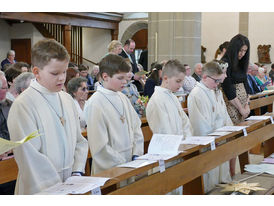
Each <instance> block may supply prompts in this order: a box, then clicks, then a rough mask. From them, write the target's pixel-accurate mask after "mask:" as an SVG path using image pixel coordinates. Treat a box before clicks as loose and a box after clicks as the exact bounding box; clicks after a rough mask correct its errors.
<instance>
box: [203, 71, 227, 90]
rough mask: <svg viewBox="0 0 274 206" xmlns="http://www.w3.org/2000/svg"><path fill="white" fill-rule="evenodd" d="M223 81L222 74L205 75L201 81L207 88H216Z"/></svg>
mask: <svg viewBox="0 0 274 206" xmlns="http://www.w3.org/2000/svg"><path fill="white" fill-rule="evenodd" d="M222 81H223V74H221V75H212V76H209V75H205V76H204V77H203V83H204V84H205V85H206V87H207V88H209V89H213V90H214V89H216V88H217V86H218V85H219V84H220V83H221V82H222Z"/></svg>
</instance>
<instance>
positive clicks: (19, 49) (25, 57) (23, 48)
mask: <svg viewBox="0 0 274 206" xmlns="http://www.w3.org/2000/svg"><path fill="white" fill-rule="evenodd" d="M11 49H12V50H14V51H15V60H16V61H17V62H19V61H22V62H26V63H28V64H31V39H11Z"/></svg>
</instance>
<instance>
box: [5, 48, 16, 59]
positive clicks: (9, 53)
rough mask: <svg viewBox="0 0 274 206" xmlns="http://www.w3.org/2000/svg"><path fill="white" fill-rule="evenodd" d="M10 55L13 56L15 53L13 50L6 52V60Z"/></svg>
mask: <svg viewBox="0 0 274 206" xmlns="http://www.w3.org/2000/svg"><path fill="white" fill-rule="evenodd" d="M10 55H15V51H14V50H9V51H8V52H7V58H8V57H9V56H10Z"/></svg>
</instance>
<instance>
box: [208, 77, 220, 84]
mask: <svg viewBox="0 0 274 206" xmlns="http://www.w3.org/2000/svg"><path fill="white" fill-rule="evenodd" d="M207 77H209V78H210V79H212V80H214V82H215V83H216V84H220V83H221V82H222V79H215V78H213V77H211V76H207Z"/></svg>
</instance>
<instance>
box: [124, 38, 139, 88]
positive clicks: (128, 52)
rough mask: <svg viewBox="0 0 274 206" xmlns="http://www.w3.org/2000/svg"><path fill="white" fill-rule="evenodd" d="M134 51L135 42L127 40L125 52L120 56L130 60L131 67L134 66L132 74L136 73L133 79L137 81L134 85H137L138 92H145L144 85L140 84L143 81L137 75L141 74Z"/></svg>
mask: <svg viewBox="0 0 274 206" xmlns="http://www.w3.org/2000/svg"><path fill="white" fill-rule="evenodd" d="M134 49H135V41H134V40H132V39H128V40H126V42H125V44H124V48H123V51H122V52H121V53H120V54H119V55H120V56H121V57H123V58H128V59H129V60H130V63H131V66H132V72H133V73H134V76H133V79H134V80H135V81H134V82H133V84H135V85H136V87H137V89H138V91H142V90H143V86H142V84H141V83H140V82H139V81H140V80H141V76H139V75H136V74H135V73H136V72H139V69H138V67H137V63H136V59H135V55H134Z"/></svg>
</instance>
